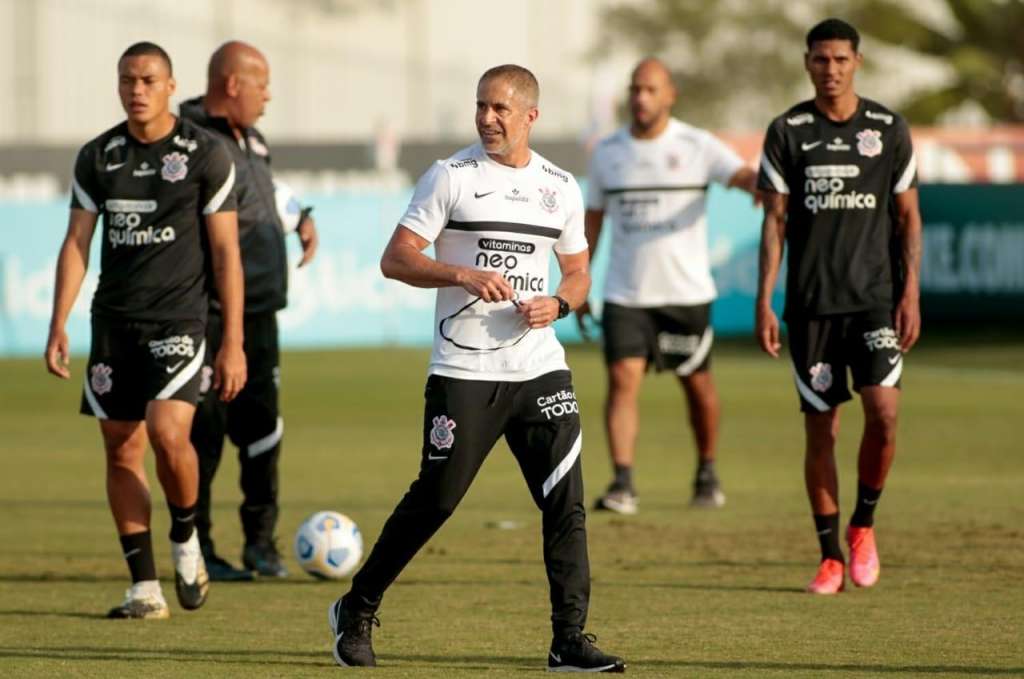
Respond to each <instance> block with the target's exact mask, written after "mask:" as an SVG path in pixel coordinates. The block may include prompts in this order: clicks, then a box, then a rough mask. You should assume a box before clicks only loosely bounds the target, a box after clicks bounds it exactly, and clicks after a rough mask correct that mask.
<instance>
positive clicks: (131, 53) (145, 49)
mask: <svg viewBox="0 0 1024 679" xmlns="http://www.w3.org/2000/svg"><path fill="white" fill-rule="evenodd" d="M128 57H160V58H161V59H163V60H164V63H165V64H167V73H168V74H170V75H174V67H173V66H171V57H170V56H168V55H167V52H166V51H164V48H163V47H161V46H160V45H158V44H156V43H155V42H149V41H147V40H143V41H142V42H137V43H135V44H134V45H132V46H131V47H129V48H128V49H126V50H125V51H124V52H123V53H122V54H121V57H120V59H118V60H117V62H118V63H121V60H122V59H127V58H128Z"/></svg>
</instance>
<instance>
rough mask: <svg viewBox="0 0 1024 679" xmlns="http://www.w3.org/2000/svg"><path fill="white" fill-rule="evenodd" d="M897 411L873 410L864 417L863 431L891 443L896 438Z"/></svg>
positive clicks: (890, 408)
mask: <svg viewBox="0 0 1024 679" xmlns="http://www.w3.org/2000/svg"><path fill="white" fill-rule="evenodd" d="M898 421H899V416H898V411H897V410H896V408H892V407H882V408H875V409H873V410H871V411H869V412H867V413H865V416H864V429H865V430H866V431H867V432H868V433H869V434H870V435H872V436H874V437H875V438H879V439H884V440H886V441H892V440H895V438H896V426H897V422H898Z"/></svg>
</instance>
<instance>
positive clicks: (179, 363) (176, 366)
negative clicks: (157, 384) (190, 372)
mask: <svg viewBox="0 0 1024 679" xmlns="http://www.w3.org/2000/svg"><path fill="white" fill-rule="evenodd" d="M184 362H185V361H178V362H177V363H175V364H174V365H169V366H167V372H169V373H172V372H174V371H175V370H177V369H178V368H180V367H181V364H182V363H184Z"/></svg>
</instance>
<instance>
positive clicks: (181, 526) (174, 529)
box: [167, 502, 196, 543]
mask: <svg viewBox="0 0 1024 679" xmlns="http://www.w3.org/2000/svg"><path fill="white" fill-rule="evenodd" d="M167 508H168V509H170V510H171V542H177V543H182V542H188V539H189V538H190V537H192V531H194V530H195V528H196V506H195V505H192V506H191V507H177V506H175V505H172V504H171V503H170V502H168V503H167Z"/></svg>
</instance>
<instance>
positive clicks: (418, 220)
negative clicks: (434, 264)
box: [399, 144, 587, 382]
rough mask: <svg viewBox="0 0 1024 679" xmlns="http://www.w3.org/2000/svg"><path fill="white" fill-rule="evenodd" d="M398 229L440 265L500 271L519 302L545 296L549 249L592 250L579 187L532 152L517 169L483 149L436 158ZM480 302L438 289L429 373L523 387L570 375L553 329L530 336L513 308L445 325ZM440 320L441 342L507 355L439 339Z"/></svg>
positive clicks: (470, 314)
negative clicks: (556, 373) (428, 247)
mask: <svg viewBox="0 0 1024 679" xmlns="http://www.w3.org/2000/svg"><path fill="white" fill-rule="evenodd" d="M399 224H401V225H402V226H404V227H405V228H407V229H409V230H410V231H413V232H414V233H416V234H418V235H419V236H422V237H423V238H425V239H426V240H428V241H430V242H432V243H433V244H434V248H435V257H436V258H437V261H439V262H444V263H446V264H454V265H458V266H468V267H473V268H477V269H483V270H487V271H498V272H500V273H501V274H502V275H503V276H504V277H505V279H506V280H507V281H508V282H509V283H510V284H511V285H512V287H513V288H514V289H515V290H516V292H517V293H518V294H519V299H520V300H523V301H525V300H527V299H530V298H531V297H537V296H545V295H548V294H549V293H548V285H549V283H548V277H549V275H550V264H551V251H552V248H553V249H554V251H555V252H557V253H559V254H564V255H572V254H576V253H579V252H583V251H585V250H586V249H587V240H586V235H585V233H584V230H583V195H582V193H581V192H580V187H579V185H578V184H577V183H576V180H575V179H574V178H573V176H572V175H571V174H569V173H568V172H566V171H565V170H562V169H560V168H558V167H557V166H555V165H554V164H552V163H550V162H548V161H547V160H545V159H544V158H543V157H541V155H540V154H538V153H537V152H536V151H532V152H531V157H530V162H529V164H528V165H527V166H526V167H521V168H513V167H508V166H506V165H502V164H500V163H496V162H495V161H493V160H491V159H490V157H489V156H488V155H487V154H486V153H485V152H484V150H483V148H482V147H481V146H480V144H474V145H473V146H470V147H467V148H465V149H462V150H461V151H459V152H458V153H456V154H455V155H453V156H452V157H451V158H448V159H447V160H439V161H437V162H436V163H434V165H433V166H431V168H430V169H429V170H427V172H426V173H425V174H424V175H423V176H422V177H421V178H420V180H419V182H417V184H416V192H415V193H414V194H413V197H412V202H410V203H409V209H408V210H407V211H406V213H405V216H404V217H402V219H401V221H400V222H399ZM474 299H475V297H474V296H473V295H470V294H469V293H468V292H466V291H465V290H464V289H462V288H460V287H446V288H440V289H438V291H437V305H436V307H435V312H434V350H433V353H432V354H431V357H430V369H429V372H430V374H433V375H443V376H445V377H454V378H458V379H467V380H494V381H508V382H520V381H524V380H529V379H533V378H534V377H537V376H539V375H543V374H544V373H547V372H551V371H553V370H567V369H568V366H567V365H566V363H565V351H564V350H563V349H562V345H561V344H559V342H558V340H557V339H556V338H555V331H554V329H553V328H551V327H550V326H548V327H547V328H543V329H540V330H530V331H529V332H528V333H526V335H525V336H524V335H523V333H524V332H526V331H527V329H528V326H527V325H526V323H525V321H524V320H523V317H522V316H521V315H520V314H518V313H517V312H516V309H515V306H514V305H513V304H512V303H511V302H493V303H487V302H484V301H482V300H481V301H478V302H476V303H475V304H473V305H472V306H471V307H469V308H468V309H465V310H464V311H462V312H461V313H459V314H458V315H457V316H455V317H454V318H451V319H448V317H449V316H452V315H453V314H455V313H456V312H458V311H459V309H462V307H463V306H465V305H467V304H469V303H470V302H472V301H473V300H474ZM444 319H448V320H444ZM442 321H444V330H445V335H446V336H447V337H449V338H451V339H452V340H454V342H455V343H458V344H461V345H464V347H476V348H483V349H490V348H494V347H505V348H501V349H498V350H496V351H474V350H472V349H469V348H460V347H458V346H456V344H455V343H453V342H452V341H449V340H448V339H445V338H444V337H442V335H441V332H440V325H441V323H442ZM520 337H522V339H521V340H519V342H518V343H517V344H514V343H515V342H516V340H518V339H519V338H520Z"/></svg>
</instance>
